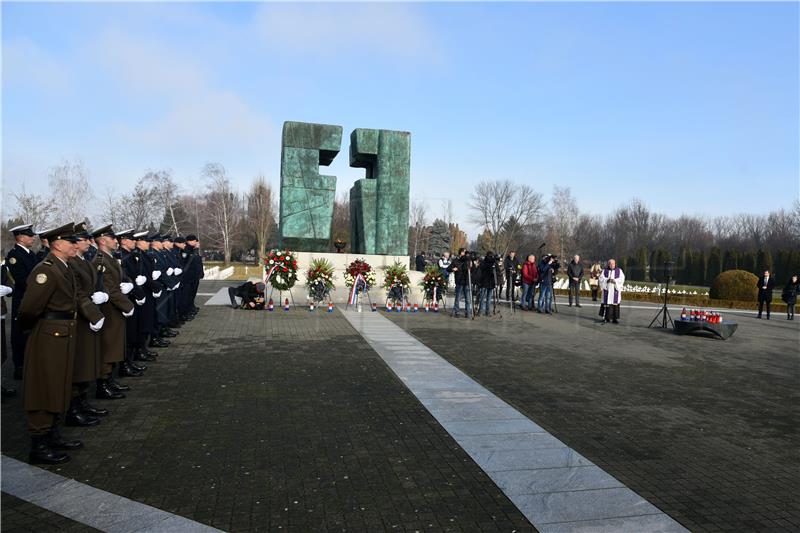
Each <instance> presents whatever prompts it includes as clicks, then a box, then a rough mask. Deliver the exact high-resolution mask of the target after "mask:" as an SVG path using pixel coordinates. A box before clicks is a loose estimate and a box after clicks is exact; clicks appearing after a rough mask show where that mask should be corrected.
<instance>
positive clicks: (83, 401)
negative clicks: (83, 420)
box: [78, 391, 108, 417]
mask: <svg viewBox="0 0 800 533" xmlns="http://www.w3.org/2000/svg"><path fill="white" fill-rule="evenodd" d="M78 408H79V409H80V410H81V412H83V413H85V414H87V415H89V416H94V417H98V416H108V409H103V408H102V407H95V406H94V405H92V404H90V403H89V399H88V398H87V394H86V392H85V391H84V392H83V393H82V394H81V395H80V396H79V397H78Z"/></svg>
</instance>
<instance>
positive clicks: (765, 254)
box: [756, 249, 772, 274]
mask: <svg viewBox="0 0 800 533" xmlns="http://www.w3.org/2000/svg"><path fill="white" fill-rule="evenodd" d="M765 270H769V271H770V272H772V254H771V253H769V250H762V249H759V250H758V256H757V258H756V274H759V273H761V272H764V271H765Z"/></svg>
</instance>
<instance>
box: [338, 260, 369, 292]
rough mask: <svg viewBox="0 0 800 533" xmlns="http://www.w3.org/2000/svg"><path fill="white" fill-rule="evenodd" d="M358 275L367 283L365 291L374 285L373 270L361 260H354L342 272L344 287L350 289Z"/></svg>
mask: <svg viewBox="0 0 800 533" xmlns="http://www.w3.org/2000/svg"><path fill="white" fill-rule="evenodd" d="M359 274H361V276H362V277H363V278H364V280H365V281H366V282H367V287H366V290H369V288H370V287H372V286H374V285H375V270H374V269H373V268H372V267H371V266H370V264H369V263H367V262H366V261H364V260H363V259H356V260H355V261H353V262H352V263H350V265H348V267H347V269H346V270H345V271H344V284H345V286H346V287H352V286H353V282H354V281H355V279H356V276H358V275H359Z"/></svg>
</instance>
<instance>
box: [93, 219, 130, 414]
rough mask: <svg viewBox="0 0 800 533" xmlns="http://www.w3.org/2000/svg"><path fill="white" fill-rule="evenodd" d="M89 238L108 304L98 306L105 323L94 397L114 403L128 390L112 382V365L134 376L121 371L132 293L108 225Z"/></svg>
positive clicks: (94, 262)
mask: <svg viewBox="0 0 800 533" xmlns="http://www.w3.org/2000/svg"><path fill="white" fill-rule="evenodd" d="M92 236H93V237H94V240H95V242H96V243H97V249H98V252H97V255H95V257H94V259H93V260H92V266H93V267H94V269H95V271H96V272H97V275H98V276H100V275H102V277H103V286H104V288H105V291H106V292H107V293H108V302H106V303H103V304H101V305H100V311H102V313H103V315H104V316H105V317H106V323H105V324H104V325H103V329H102V330H101V331H100V354H101V368H100V373H99V374H98V375H97V392H96V398H98V399H103V400H118V399H121V398H124V397H125V394H124V392H125V391H128V390H130V387H129V386H127V385H122V384H121V383H118V382H117V381H116V380H115V379H114V365H118V366H119V367H120V370H119V371H120V373H123V374H124V373H133V372H137V373H138V371H135V370H134V369H133V368H128V369H127V370H125V371H123V370H122V366H123V365H125V363H124V361H125V327H126V322H127V320H126V318H128V317H130V316H132V315H133V313H134V311H135V309H134V303H133V302H131V301H130V300H129V299H128V297H127V296H126V294H129V293H130V292H131V291H132V290H133V283H131V282H130V280H128V278H127V277H124V276H123V274H122V266H121V262H122V261H121V260H119V259H115V258H114V252H115V251H116V250H117V247H118V242H117V236H116V235H115V234H114V231H113V229H112V227H111V225H110V224H109V225H108V226H103V227H102V228H98V229H96V230H95V231H93V232H92Z"/></svg>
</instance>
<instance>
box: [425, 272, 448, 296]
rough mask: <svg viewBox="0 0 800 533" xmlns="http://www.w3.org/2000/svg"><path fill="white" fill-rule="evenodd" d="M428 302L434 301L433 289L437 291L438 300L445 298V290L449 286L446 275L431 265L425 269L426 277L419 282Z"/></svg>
mask: <svg viewBox="0 0 800 533" xmlns="http://www.w3.org/2000/svg"><path fill="white" fill-rule="evenodd" d="M419 285H420V287H422V292H424V293H425V299H426V300H433V289H436V299H437V300H439V299H442V298H444V292H443V291H444V289H445V287H446V285H447V282H446V280H445V279H444V275H443V274H442V271H441V269H440V268H439V267H438V266H435V265H431V266H429V267H427V268H426V269H425V275H424V276H423V277H422V281H420V282H419Z"/></svg>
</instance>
